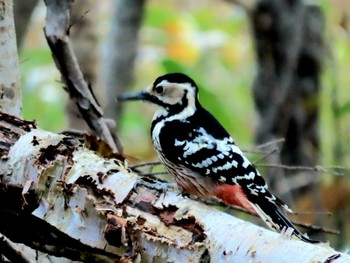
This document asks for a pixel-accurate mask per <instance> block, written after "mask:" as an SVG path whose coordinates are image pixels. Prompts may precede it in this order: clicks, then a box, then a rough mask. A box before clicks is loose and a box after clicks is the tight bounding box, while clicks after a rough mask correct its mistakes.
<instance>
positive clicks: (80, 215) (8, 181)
mask: <svg viewBox="0 0 350 263" xmlns="http://www.w3.org/2000/svg"><path fill="white" fill-rule="evenodd" d="M0 141H1V143H0V162H1V163H0V164H1V165H0V175H1V177H0V217H1V220H2V222H1V224H0V232H1V233H2V234H3V235H5V236H6V237H7V238H8V239H10V240H11V241H8V242H7V243H6V244H9V246H8V247H12V248H13V247H15V248H16V244H15V243H23V244H25V245H26V246H29V247H31V248H33V249H35V250H39V251H44V252H46V253H48V254H50V255H54V256H56V257H64V258H66V259H70V260H78V261H83V262H116V261H117V262H118V261H119V262H333V263H339V262H349V260H350V257H349V255H346V254H344V253H340V252H336V251H334V250H333V249H332V248H331V247H330V246H329V245H328V244H319V245H313V244H308V243H304V242H302V241H299V240H294V239H290V238H289V237H288V235H280V234H277V233H275V232H272V231H269V230H266V229H264V228H261V227H258V226H255V225H253V224H251V223H248V222H246V221H243V220H240V219H237V218H235V217H233V216H230V215H228V214H225V213H223V212H220V211H218V210H216V209H214V208H211V207H208V206H207V205H204V204H203V203H200V202H197V201H195V200H192V199H190V198H184V197H183V196H182V195H180V194H179V193H178V192H177V191H176V190H175V189H173V188H169V185H164V183H160V182H155V181H152V180H151V179H143V180H141V178H140V177H139V176H138V175H137V174H135V173H133V172H131V171H130V170H129V169H128V167H127V162H126V161H121V160H118V159H113V158H109V159H108V158H104V157H102V156H99V155H98V154H96V153H95V152H93V151H91V150H89V149H87V148H86V147H85V146H84V143H83V141H82V140H81V138H80V139H77V138H73V137H68V136H65V135H60V134H54V133H51V132H46V131H43V130H41V129H39V128H37V127H36V125H35V123H33V122H28V121H23V120H21V119H18V118H15V117H13V116H10V115H6V114H0ZM86 142H87V139H85V143H86ZM10 242H11V243H10ZM0 251H1V249H0ZM17 251H18V249H17ZM22 251H24V252H23V253H22V254H21V255H20V256H21V257H20V258H22V259H23V261H22V262H30V261H31V260H34V261H36V262H38V258H37V254H35V253H34V254H33V253H26V250H22ZM12 254H14V253H7V255H9V256H11V255H12ZM17 255H18V254H17ZM33 256H34V257H36V258H32V257H33ZM17 262H18V261H17ZM39 262H43V261H39Z"/></svg>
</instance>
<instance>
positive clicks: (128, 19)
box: [104, 0, 145, 123]
mask: <svg viewBox="0 0 350 263" xmlns="http://www.w3.org/2000/svg"><path fill="white" fill-rule="evenodd" d="M144 5H145V1H144V0H117V1H113V9H114V10H113V17H112V23H111V29H110V34H109V40H108V47H107V51H106V54H105V57H106V63H105V65H104V74H105V77H104V80H105V83H104V90H105V93H106V107H105V113H106V117H108V118H112V119H114V120H116V121H117V123H118V119H119V115H120V110H121V108H120V107H119V105H117V102H116V97H117V95H119V94H120V93H123V92H124V91H125V90H126V89H127V88H129V87H130V85H131V84H132V81H133V76H134V67H135V59H136V54H137V49H138V38H139V31H140V28H141V23H142V18H143V13H144Z"/></svg>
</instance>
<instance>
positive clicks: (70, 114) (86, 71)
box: [66, 0, 102, 131]
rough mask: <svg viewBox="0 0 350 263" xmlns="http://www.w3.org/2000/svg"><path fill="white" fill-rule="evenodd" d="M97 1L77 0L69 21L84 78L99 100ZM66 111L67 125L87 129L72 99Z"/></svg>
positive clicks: (100, 94)
mask: <svg viewBox="0 0 350 263" xmlns="http://www.w3.org/2000/svg"><path fill="white" fill-rule="evenodd" d="M96 6H97V2H96V1H94V0H77V1H75V2H74V4H73V6H72V14H71V19H70V23H71V24H72V27H71V30H70V34H69V35H70V38H71V41H72V42H71V43H72V47H73V49H74V53H75V55H76V57H77V59H78V63H79V66H80V69H81V71H82V72H83V75H84V79H85V80H86V81H87V82H88V83H89V84H90V87H91V89H92V91H93V93H94V95H95V97H96V98H97V101H99V102H100V101H101V97H102V90H101V89H99V87H98V86H99V85H98V83H97V81H98V80H97V72H98V64H99V53H98V45H99V43H98V34H97V27H96V23H97V12H98V11H97V10H98V8H96ZM66 113H67V119H68V127H69V128H71V129H76V130H82V131H88V130H89V128H88V126H87V124H86V121H85V120H84V119H83V118H82V117H81V114H80V112H79V110H78V108H77V106H76V105H75V103H74V101H73V100H70V99H69V100H67V102H66Z"/></svg>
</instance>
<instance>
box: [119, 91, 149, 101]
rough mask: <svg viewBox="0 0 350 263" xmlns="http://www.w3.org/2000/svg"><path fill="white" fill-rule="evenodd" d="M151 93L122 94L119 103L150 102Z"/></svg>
mask: <svg viewBox="0 0 350 263" xmlns="http://www.w3.org/2000/svg"><path fill="white" fill-rule="evenodd" d="M149 96H150V95H149V93H146V92H145V91H144V90H142V91H140V92H135V93H125V94H121V95H119V96H118V97H117V99H118V101H126V100H148V99H149Z"/></svg>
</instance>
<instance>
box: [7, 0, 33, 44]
mask: <svg viewBox="0 0 350 263" xmlns="http://www.w3.org/2000/svg"><path fill="white" fill-rule="evenodd" d="M38 2H39V1H38V0H24V1H23V0H14V1H13V12H14V16H15V28H16V38H17V47H18V49H19V50H20V49H21V47H22V44H23V42H24V39H25V36H26V33H27V29H28V25H29V21H30V18H31V16H32V13H33V11H34V9H35V7H36V5H37V3H38Z"/></svg>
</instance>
